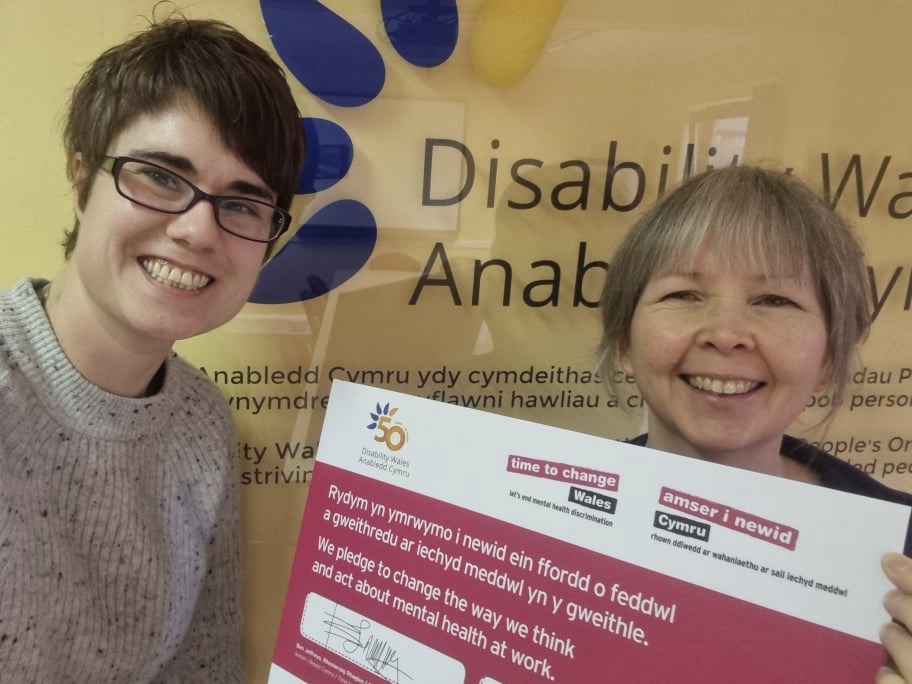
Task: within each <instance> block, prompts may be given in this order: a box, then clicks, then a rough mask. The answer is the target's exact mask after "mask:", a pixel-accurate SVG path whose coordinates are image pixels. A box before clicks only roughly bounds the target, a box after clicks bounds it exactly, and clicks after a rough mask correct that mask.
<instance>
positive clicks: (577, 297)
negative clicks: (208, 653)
mask: <svg viewBox="0 0 912 684" xmlns="http://www.w3.org/2000/svg"><path fill="white" fill-rule="evenodd" d="M152 4H153V3H151V2H137V1H132V2H120V1H119V2H112V1H110V0H83V2H80V3H69V4H67V3H63V4H62V3H51V2H35V3H12V2H3V3H0V84H2V85H0V88H2V97H0V121H2V126H0V141H2V142H0V149H2V150H3V154H4V164H3V167H2V171H0V174H2V180H3V182H0V193H2V197H0V199H2V206H3V207H4V212H5V235H4V250H3V252H4V264H5V267H4V269H3V279H2V283H0V284H2V286H4V287H6V286H8V285H10V284H12V283H13V282H14V281H15V280H17V279H18V278H19V277H20V276H22V275H35V276H37V275H43V276H53V275H54V273H55V272H56V270H57V269H59V267H60V263H61V259H62V250H61V249H60V248H59V246H58V245H59V242H60V240H61V239H62V236H63V230H64V228H66V227H68V225H69V224H70V223H71V216H72V210H71V206H72V197H71V195H70V192H69V188H68V187H67V184H66V179H65V173H64V162H63V152H62V146H61V144H60V117H61V115H62V112H63V111H64V109H65V103H66V100H67V97H68V94H69V89H70V87H71V86H72V85H73V84H74V83H75V81H76V80H77V78H78V77H79V75H80V74H81V72H82V71H83V69H84V68H85V66H86V65H87V64H88V63H89V62H90V61H91V60H92V59H94V57H95V56H97V54H98V53H100V52H101V51H102V50H103V49H104V48H106V47H108V46H109V45H111V44H114V43H116V42H119V41H121V40H122V39H123V38H125V37H126V36H127V35H128V34H130V33H132V32H134V31H136V30H138V29H141V28H142V27H143V26H144V25H145V23H146V19H144V18H143V17H147V16H150V15H151V14H152ZM185 13H186V14H187V15H188V16H190V17H194V18H202V17H214V18H220V19H223V20H225V21H228V22H229V23H232V24H234V25H236V26H237V27H238V28H239V29H241V30H242V31H244V32H245V33H246V34H247V35H248V36H250V37H251V38H252V39H254V40H256V41H257V42H259V43H260V44H261V45H263V46H264V47H266V48H267V49H268V50H270V51H271V52H272V53H273V54H274V55H275V56H276V57H277V58H278V59H279V60H280V61H281V62H282V63H283V64H284V65H285V67H286V69H287V73H288V76H289V80H290V82H291V83H292V88H293V90H294V92H295V95H296V98H297V100H298V103H299V105H300V108H301V111H302V115H303V117H304V118H303V121H302V125H304V127H305V130H306V131H307V133H308V136H309V142H310V156H309V159H308V163H307V167H306V168H305V172H304V174H303V175H302V178H301V183H300V185H299V188H298V192H299V194H298V196H297V198H296V200H295V203H294V205H293V207H292V208H293V213H294V215H295V219H296V221H297V226H298V228H297V230H292V231H290V235H289V236H288V237H287V238H285V239H284V241H283V242H282V243H281V244H280V245H279V247H278V249H277V250H276V253H275V256H274V258H273V259H272V260H271V261H270V263H269V264H267V265H266V267H265V268H264V270H263V274H262V277H261V279H260V282H259V283H258V285H257V288H256V290H255V291H254V294H253V296H252V298H251V300H252V301H251V303H250V304H248V305H247V307H245V309H244V311H243V312H242V313H241V314H240V315H239V316H238V317H237V318H236V319H235V320H234V321H232V322H231V323H229V324H228V325H226V326H225V327H224V328H223V329H221V330H219V331H216V332H214V333H211V334H208V335H206V336H204V337H203V338H200V339H196V340H190V341H187V342H183V343H180V344H179V346H178V350H179V351H180V352H181V353H182V354H184V355H185V356H186V357H188V358H189V359H190V360H191V361H192V362H193V363H195V364H196V365H198V366H199V367H201V368H203V369H205V372H206V373H207V374H208V375H209V377H210V378H211V379H212V380H214V381H215V382H216V383H218V385H219V386H220V387H221V388H222V389H223V391H224V393H225V395H226V396H227V397H228V399H229V401H230V402H231V404H232V407H233V409H234V413H235V415H236V418H237V422H238V425H239V429H240V443H239V456H240V458H241V461H242V471H243V474H242V478H243V479H242V492H243V498H242V505H243V510H242V522H243V546H242V551H243V555H244V564H245V577H246V583H245V611H246V622H247V626H246V634H245V658H246V660H247V666H248V671H249V675H250V680H251V681H263V680H264V678H265V672H266V668H267V667H268V663H269V661H270V657H271V654H272V648H273V645H274V642H275V636H276V630H277V628H278V621H279V615H280V612H281V607H282V600H283V597H284V594H285V589H286V583H287V579H288V573H289V570H290V565H291V558H292V554H293V552H294V546H295V542H296V540H297V534H298V527H299V523H300V519H301V512H302V509H303V504H304V500H305V498H306V495H307V491H308V482H309V477H310V473H311V472H312V467H313V459H314V455H315V452H316V449H317V446H318V439H319V434H320V428H321V425H322V420H323V415H324V410H325V406H326V402H327V399H328V394H329V387H330V384H331V382H332V380H333V379H343V380H351V381H355V382H360V383H366V384H371V385H378V386H382V387H386V388H389V389H392V390H396V391H402V392H406V393H410V394H416V395H420V396H425V397H431V398H433V399H437V400H439V401H442V402H446V403H451V404H459V405H463V406H474V407H477V408H481V409H484V410H488V411H493V412H497V413H502V414H505V415H511V416H515V417H519V418H524V419H529V420H533V421H537V422H542V423H546V424H551V425H557V426H560V427H565V428H570V429H573V430H578V431H581V432H586V433H591V434H596V435H601V436H609V437H629V436H632V435H634V434H636V433H637V432H638V431H639V430H641V429H642V427H643V425H644V421H645V417H644V415H643V411H642V406H641V400H640V398H639V396H638V394H637V391H636V386H635V384H634V383H633V378H626V377H625V378H619V380H620V381H621V384H622V386H623V387H626V388H628V390H629V391H628V392H627V393H626V394H623V395H621V396H612V395H609V394H608V393H607V392H606V391H605V390H604V388H603V387H602V384H601V380H600V378H599V377H598V376H597V375H596V374H595V372H594V368H595V358H594V349H595V346H596V343H597V341H598V338H599V333H600V331H599V322H598V313H597V310H596V308H595V306H596V302H597V300H598V296H599V292H600V287H601V282H602V278H603V276H604V273H605V271H606V269H607V268H609V264H610V262H611V256H612V251H613V249H614V247H615V245H616V244H617V243H618V242H619V240H620V238H621V236H622V235H623V234H624V231H625V230H626V228H627V227H628V226H629V225H630V224H631V223H632V222H633V220H634V219H635V218H636V217H637V216H638V215H639V214H640V213H641V212H642V211H643V210H645V209H646V208H647V207H648V206H649V204H650V203H651V202H652V201H654V200H655V199H656V198H657V197H660V196H662V195H663V193H665V192H666V191H667V190H668V189H669V188H671V187H673V186H674V185H675V184H676V183H678V182H680V180H681V179H682V178H685V177H687V176H689V175H691V174H693V173H696V172H698V171H702V170H705V169H707V168H718V167H721V166H726V165H730V164H737V163H740V162H762V163H766V164H768V165H771V166H775V167H778V168H789V169H792V170H793V173H795V174H797V175H800V176H801V177H802V178H804V179H806V180H807V181H809V182H810V184H811V185H812V186H813V187H815V188H816V189H817V190H818V191H819V192H820V193H821V194H822V195H823V196H824V197H826V198H827V199H828V201H830V202H831V203H832V204H834V205H835V206H836V207H837V208H838V209H839V210H841V211H842V212H843V213H844V214H845V215H847V216H848V217H849V218H851V219H852V220H853V222H854V223H855V224H856V225H857V226H858V228H859V230H860V232H861V234H862V236H863V239H864V241H865V244H866V250H867V256H868V261H869V264H870V268H869V282H868V283H867V285H868V288H869V290H870V296H871V301H872V304H873V309H874V312H875V319H874V325H873V330H872V334H871V336H870V338H869V340H868V341H867V343H866V345H865V346H864V348H863V352H862V358H861V359H860V360H859V366H858V372H857V373H856V375H855V376H854V383H853V385H852V386H850V387H849V389H848V393H847V399H846V405H845V406H844V407H842V408H841V409H840V412H839V413H838V414H837V417H836V419H835V420H834V421H833V422H832V423H830V424H829V425H825V426H817V427H815V425H816V424H817V423H819V422H820V419H821V417H822V416H823V415H824V413H823V411H824V410H825V409H826V408H827V406H828V403H829V401H830V398H829V397H828V396H825V395H821V396H818V397H815V400H814V404H815V405H814V406H812V407H809V408H808V410H807V411H806V415H805V417H804V418H803V419H802V421H801V423H802V424H801V425H798V426H796V427H795V433H797V434H803V435H806V436H808V437H809V439H811V440H813V441H818V442H820V444H821V446H822V447H823V448H824V449H826V450H828V451H830V452H832V453H835V454H837V455H839V456H841V457H842V458H844V459H846V460H848V461H850V462H851V463H853V464H856V465H857V466H858V467H860V468H862V469H864V470H865V471H866V472H869V473H871V474H872V475H873V476H874V477H877V478H879V479H883V480H884V481H885V482H886V483H887V484H888V485H891V486H893V487H897V488H900V489H912V479H910V475H909V470H910V468H912V429H910V428H909V425H910V421H909V415H910V410H912V408H910V407H912V359H910V358H909V356H908V354H907V353H906V349H907V348H908V345H909V344H910V342H912V332H910V330H912V329H910V327H909V325H908V321H909V319H910V316H912V313H910V309H912V257H910V256H909V254H907V253H908V252H909V251H910V249H909V248H912V238H910V236H909V234H908V230H909V223H908V221H909V216H910V215H912V156H910V154H909V152H908V123H907V118H908V114H907V112H908V111H909V110H910V104H912V103H910V100H912V95H910V94H909V92H908V89H906V88H903V87H894V85H893V84H897V83H903V82H904V80H905V78H906V74H905V64H906V63H907V59H906V57H905V52H906V48H905V43H906V38H905V35H904V31H905V28H906V27H908V26H909V25H910V23H912V6H910V5H909V3H907V2H900V1H898V0H886V1H884V2H879V3H875V4H872V5H871V6H865V7H863V8H860V6H859V4H858V3H857V2H849V1H848V0H837V1H835V2H830V3H828V4H827V6H826V11H825V12H821V11H820V7H819V5H818V4H817V3H794V2H783V1H781V0H773V2H767V3H763V5H762V6H761V5H758V4H757V3H755V2H750V1H748V0H726V1H725V2H721V1H719V2H716V1H710V2H707V1H706V0H699V1H698V0H675V1H674V2H672V1H671V0H647V1H645V2H643V1H640V2H627V1H623V0H567V1H566V2H565V1H564V0H525V1H522V0H451V1H449V2H445V1H438V2H429V1H428V2H415V1H412V2H395V1H392V0H390V1H384V2H379V3H378V2H376V0H325V2H322V3H321V2H316V1H315V0H297V1H296V2H290V1H287V0H286V1H280V0H261V1H260V2H256V1H254V0H243V1H238V2H232V3H219V2H216V1H215V0H198V1H197V2H194V3H193V4H192V5H191V6H188V7H187V8H186V9H185ZM453 429H454V430H458V429H459V428H458V426H454V427H453Z"/></svg>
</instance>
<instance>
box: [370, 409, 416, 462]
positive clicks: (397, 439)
mask: <svg viewBox="0 0 912 684" xmlns="http://www.w3.org/2000/svg"><path fill="white" fill-rule="evenodd" d="M398 410H399V409H397V408H394V409H391V408H390V405H389V404H387V405H386V406H383V407H381V406H380V404H377V412H376V413H371V414H370V417H371V418H372V419H373V422H372V423H371V424H370V425H368V426H367V429H368V430H376V431H377V434H376V435H374V441H375V442H383V443H384V444H385V445H386V448H387V449H389V450H390V451H399V449H401V448H402V447H404V446H405V442H406V440H408V433H407V432H406V430H405V427H404V426H403V425H402V423H399V422H395V423H394V422H393V416H395V415H396V411H398Z"/></svg>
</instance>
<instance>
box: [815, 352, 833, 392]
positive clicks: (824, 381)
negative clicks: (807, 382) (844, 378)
mask: <svg viewBox="0 0 912 684" xmlns="http://www.w3.org/2000/svg"><path fill="white" fill-rule="evenodd" d="M832 375H833V361H832V359H830V358H829V357H827V359H826V360H825V361H824V362H823V364H822V365H821V366H820V371H819V373H818V375H817V384H816V385H815V386H814V391H815V392H822V391H823V390H825V389H826V388H827V386H828V385H829V384H830V379H831V378H832Z"/></svg>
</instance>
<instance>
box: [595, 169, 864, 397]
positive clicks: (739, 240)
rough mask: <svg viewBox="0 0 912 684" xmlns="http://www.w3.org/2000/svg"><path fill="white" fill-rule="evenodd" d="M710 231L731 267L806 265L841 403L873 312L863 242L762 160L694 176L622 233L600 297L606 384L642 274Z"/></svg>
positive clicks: (613, 387) (777, 269)
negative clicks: (822, 318) (823, 322)
mask: <svg viewBox="0 0 912 684" xmlns="http://www.w3.org/2000/svg"><path fill="white" fill-rule="evenodd" d="M707 239H712V242H713V244H714V245H716V247H717V249H719V250H720V251H721V252H722V253H723V254H725V255H727V256H728V257H729V258H730V259H731V260H732V265H733V266H734V267H738V266H742V265H743V266H750V265H760V266H761V267H762V268H763V269H764V270H765V272H766V273H769V274H771V275H788V276H800V275H801V274H802V273H804V272H808V273H810V277H811V279H812V284H813V286H814V288H815V289H816V291H817V296H818V297H819V299H820V302H821V304H822V306H823V311H824V316H825V319H826V325H827V351H828V354H829V360H830V366H831V373H830V387H831V388H832V389H833V405H834V406H836V405H838V404H839V403H841V401H842V399H843V396H844V394H845V387H846V385H847V384H848V382H849V378H850V375H851V372H852V362H853V360H854V356H855V353H856V350H857V346H858V344H859V343H861V341H862V340H864V338H865V337H866V336H867V333H868V330H869V328H870V322H871V316H870V308H869V303H868V298H867V289H866V285H865V283H866V271H865V263H864V253H863V251H862V248H861V244H860V242H859V240H858V238H857V236H856V235H855V231H854V230H853V229H852V226H851V225H850V224H849V223H848V221H846V220H845V219H844V218H843V217H841V216H840V215H839V214H838V213H837V212H836V211H834V210H833V208H832V207H830V206H829V205H828V204H827V203H826V202H824V201H823V199H822V198H820V197H819V196H818V195H817V194H816V193H815V192H814V191H813V190H812V189H811V188H810V187H809V186H808V185H807V184H805V183H804V182H803V181H801V180H799V179H798V178H796V177H795V176H793V175H791V174H788V173H784V172H779V171H773V170H770V169H766V168H762V167H756V166H737V167H728V168H724V169H719V170H716V171H708V172H704V173H702V174H699V175H697V176H694V177H692V178H690V179H689V180H687V181H685V182H684V183H682V184H681V185H680V186H679V187H678V188H677V189H675V190H674V191H672V192H670V193H669V194H668V195H666V196H665V197H663V198H662V199H661V200H659V201H658V202H657V203H656V204H654V205H653V206H652V207H651V208H650V209H649V210H648V211H647V212H646V213H645V214H644V215H643V216H642V217H641V218H640V219H639V220H638V221H637V222H636V223H635V224H634V225H633V226H632V227H631V229H630V231H629V232H628V234H627V235H626V237H625V238H624V240H623V241H622V242H621V244H620V246H619V247H618V249H617V251H616V252H615V255H614V258H613V260H612V262H611V266H610V268H609V270H608V275H607V277H606V280H605V286H604V289H603V291H602V299H601V312H602V340H601V343H600V345H599V359H600V361H599V368H600V371H601V373H602V375H603V379H604V381H605V383H606V384H607V385H608V388H609V390H610V391H612V392H613V393H615V394H617V393H618V392H619V386H618V384H617V382H616V381H615V374H616V372H617V371H618V370H620V367H621V365H620V360H621V355H622V354H623V353H624V352H625V351H626V350H627V348H628V345H629V343H630V326H631V322H632V320H633V314H634V311H635V309H636V306H637V302H638V301H639V299H640V295H641V294H642V292H643V289H644V288H645V287H646V284H647V283H648V282H649V280H650V279H651V278H652V276H653V275H654V274H655V273H656V272H657V271H658V270H659V269H661V268H662V267H664V266H666V265H667V264H668V263H669V262H671V261H672V260H674V261H683V262H684V263H688V262H689V261H692V260H693V259H694V258H695V257H696V254H697V251H698V250H699V249H700V246H701V245H702V244H703V243H704V242H705V241H706V240H707ZM805 269H806V271H805Z"/></svg>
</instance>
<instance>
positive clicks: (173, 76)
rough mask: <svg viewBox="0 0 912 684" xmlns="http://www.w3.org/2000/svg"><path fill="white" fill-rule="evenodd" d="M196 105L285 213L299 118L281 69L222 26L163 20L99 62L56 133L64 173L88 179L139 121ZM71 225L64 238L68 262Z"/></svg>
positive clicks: (86, 188)
mask: <svg viewBox="0 0 912 684" xmlns="http://www.w3.org/2000/svg"><path fill="white" fill-rule="evenodd" d="M181 101H186V102H190V103H192V104H194V105H196V106H197V107H198V108H199V109H200V111H201V112H203V113H204V114H205V115H206V116H208V117H209V119H210V122H211V123H212V125H213V126H214V127H215V129H216V130H217V131H218V134H219V136H220V137H221V139H222V141H223V142H224V144H225V145H226V146H227V147H228V148H229V149H230V150H231V151H232V152H234V153H235V154H237V155H238V157H240V158H241V159H242V160H243V161H244V163H245V164H247V165H248V166H249V167H250V168H251V169H252V170H253V171H254V172H256V173H257V175H259V176H260V177H261V178H262V179H263V181H264V182H265V183H266V184H267V185H268V186H269V187H270V188H271V189H272V190H274V191H275V192H276V195H277V199H276V203H277V204H278V205H279V206H280V207H282V208H283V209H286V210H287V209H288V208H289V206H290V205H291V200H292V199H293V197H294V194H295V188H296V186H297V182H298V176H299V175H300V172H301V166H302V164H303V162H304V154H305V142H304V133H303V128H302V126H301V121H300V114H299V112H298V107H297V105H296V104H295V101H294V98H293V96H292V94H291V89H290V88H289V86H288V83H287V81H286V80H285V73H284V71H283V70H282V68H281V67H280V66H279V65H278V64H277V63H276V62H275V61H274V60H273V59H272V57H270V56H269V54H268V53H267V52H266V51H265V50H264V49H263V48H261V47H260V46H258V45H256V44H255V43H253V42H252V41H251V40H249V39H248V38H246V37H245V36H244V35H242V34H241V33H240V32H238V31H237V30H236V29H234V28H233V27H231V26H229V25H228V24H225V23H223V22H220V21H212V20H193V19H186V18H184V17H174V16H172V17H169V18H167V19H165V20H162V21H160V22H156V23H153V24H152V25H151V26H150V27H149V28H148V29H146V30H144V31H141V32H139V33H137V34H136V35H134V36H133V37H132V38H130V39H129V40H127V41H126V42H124V43H122V44H120V45H117V46H115V47H112V48H110V49H108V50H107V51H105V52H104V53H102V54H101V56H99V57H98V58H97V59H96V60H95V61H94V62H93V63H92V65H91V66H90V67H89V69H88V70H87V71H86V72H85V74H83V76H82V78H81V79H80V80H79V82H78V83H77V85H76V87H75V89H74V90H73V94H72V97H71V99H70V106H69V111H68V114H67V118H66V125H65V129H64V146H65V151H66V157H67V172H68V174H69V175H70V180H71V181H74V180H75V179H74V178H73V176H72V172H73V170H72V161H73V158H74V155H76V154H77V153H79V154H81V155H82V161H83V165H84V168H85V170H86V171H87V173H86V176H85V178H86V179H87V180H86V181H85V182H84V183H82V184H81V185H80V186H79V187H78V188H77V202H78V203H79V206H80V207H82V206H85V202H86V200H87V199H88V197H89V193H90V192H91V186H92V179H93V178H94V175H95V172H96V171H97V169H98V167H99V165H100V164H101V162H102V161H103V159H104V155H105V154H107V149H108V146H109V144H110V143H111V140H113V139H114V138H115V137H116V136H117V135H118V134H119V133H120V132H121V131H123V130H124V129H125V128H126V127H128V126H129V125H130V124H131V123H132V122H133V121H135V120H136V118H137V117H139V116H141V115H143V114H150V113H151V114H154V113H156V112H161V111H163V110H165V109H167V108H169V107H171V106H173V105H175V104H176V103H178V102H181ZM78 230H79V224H78V221H77V223H76V225H74V227H73V230H72V231H68V232H67V234H66V238H65V241H64V254H65V256H66V257H67V258H69V256H70V255H71V254H72V251H73V248H74V247H75V244H76V238H77V234H78Z"/></svg>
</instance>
